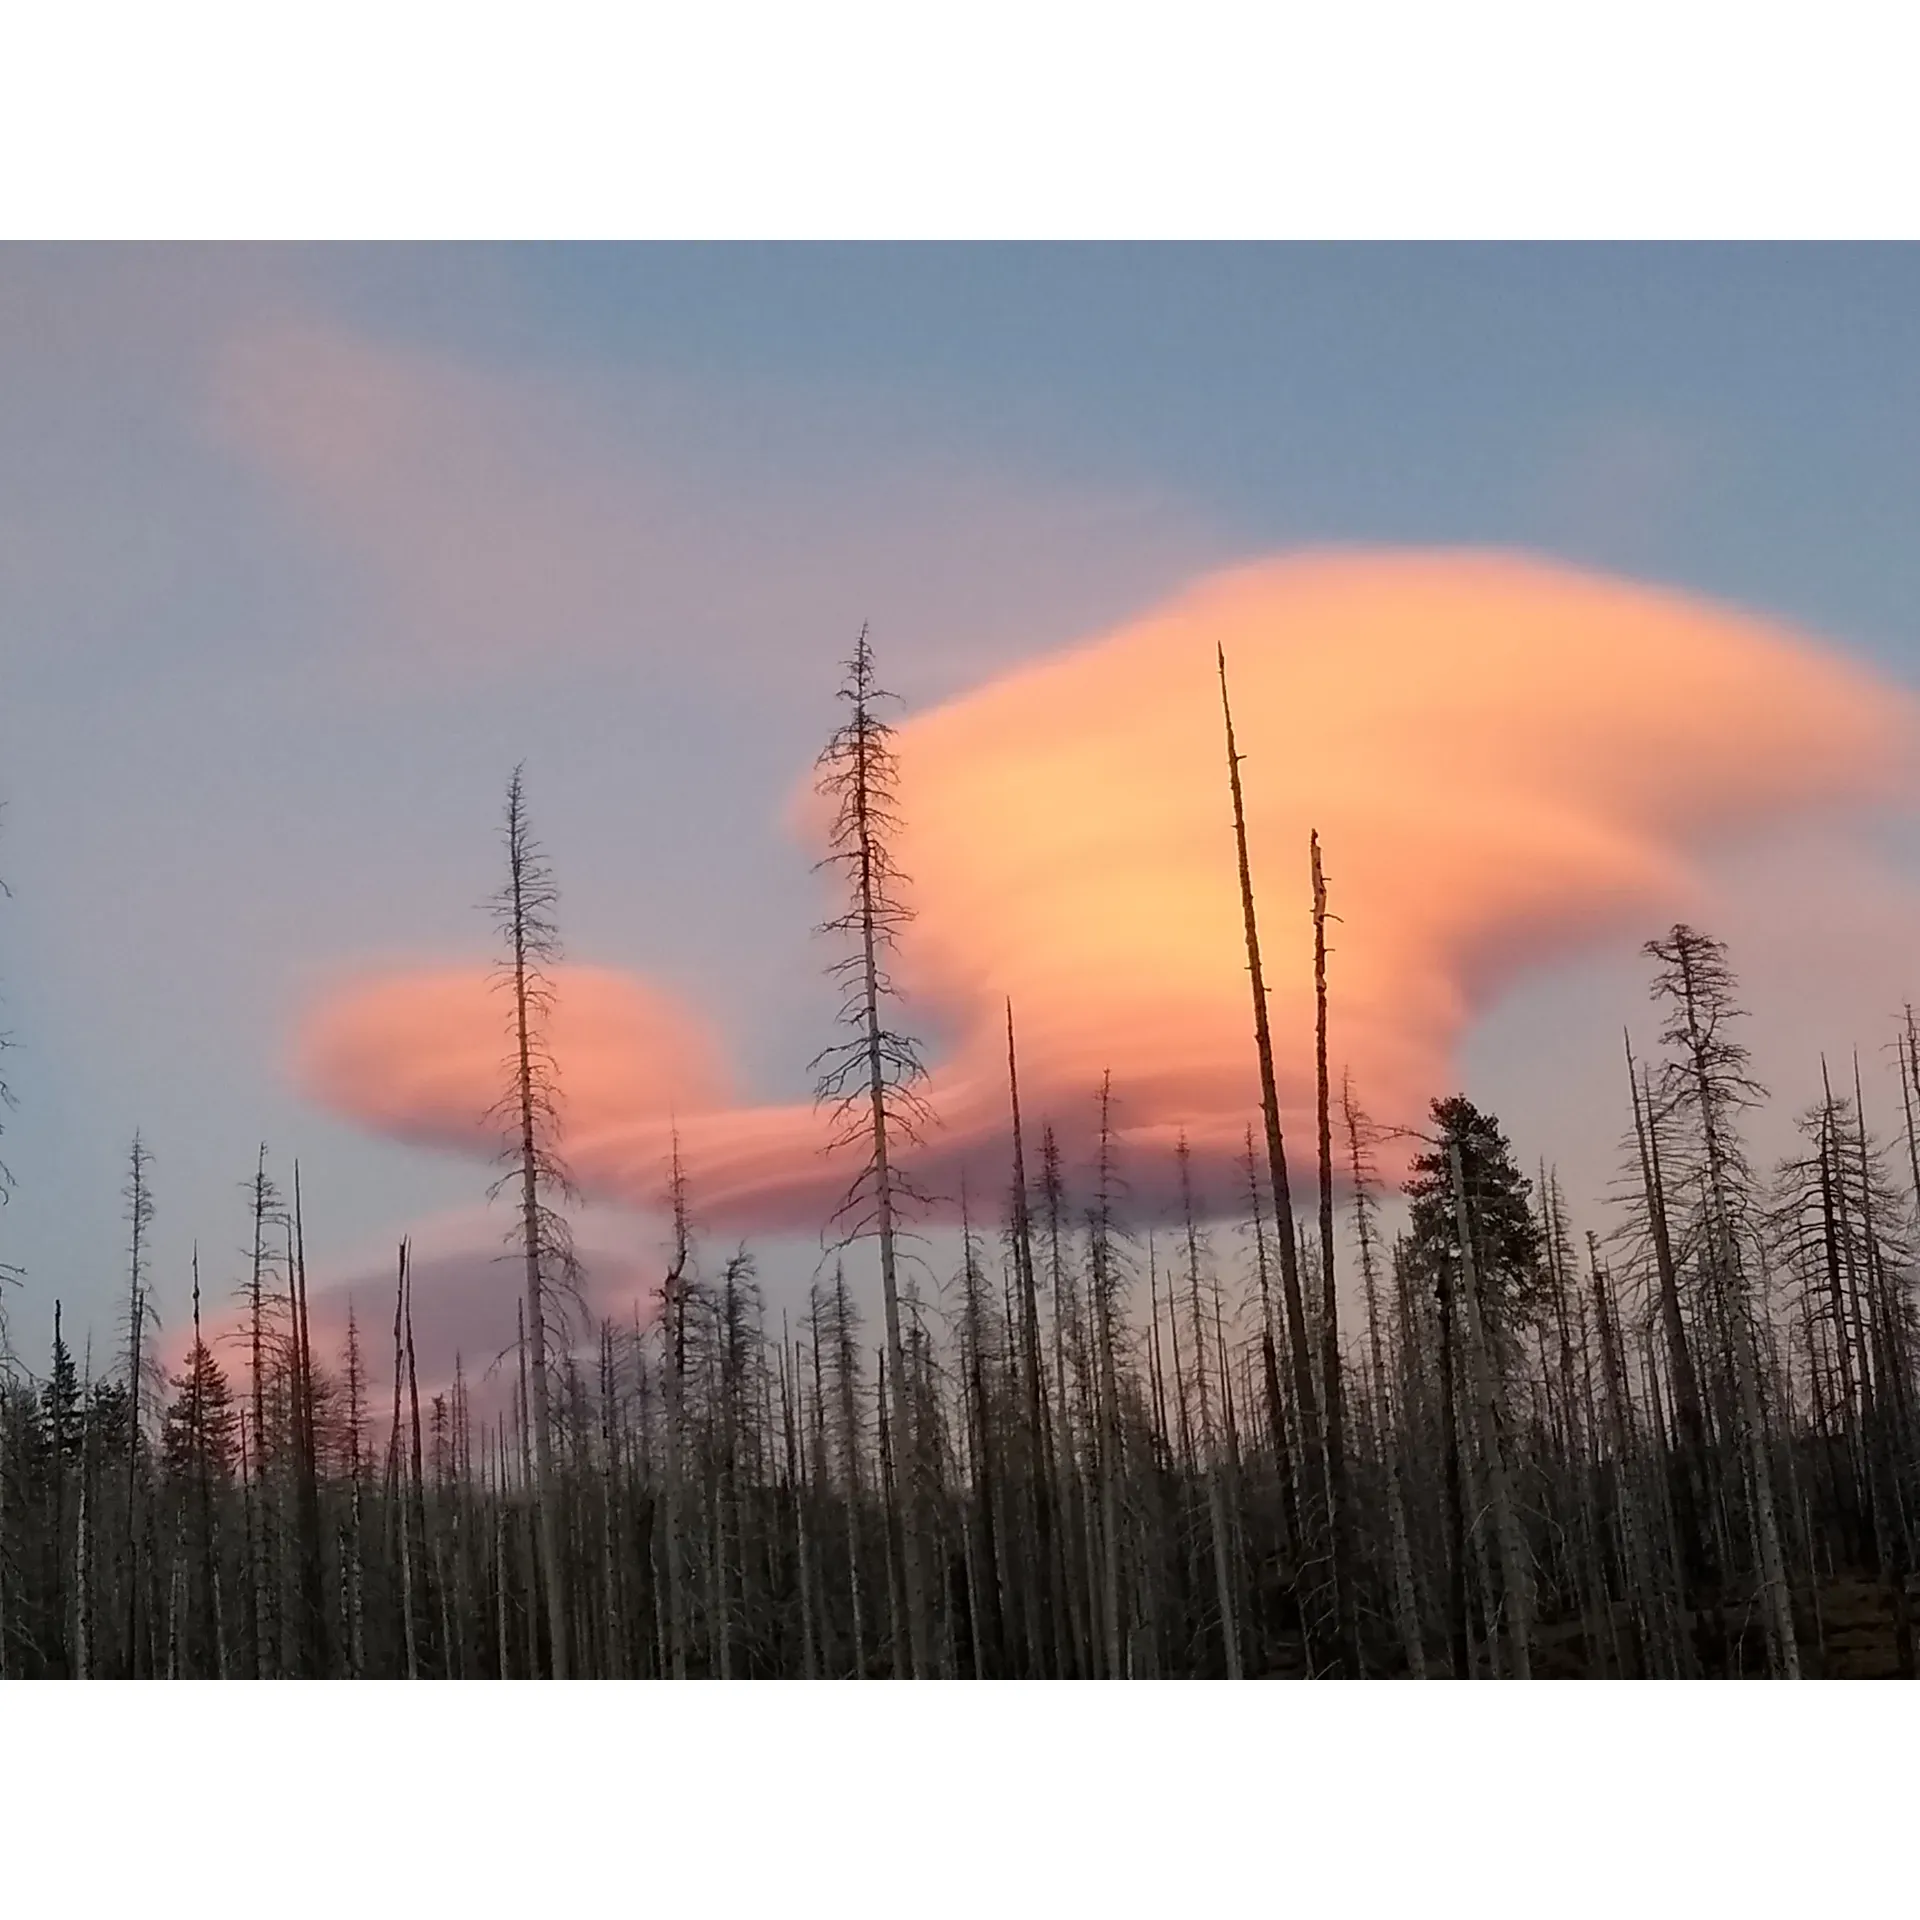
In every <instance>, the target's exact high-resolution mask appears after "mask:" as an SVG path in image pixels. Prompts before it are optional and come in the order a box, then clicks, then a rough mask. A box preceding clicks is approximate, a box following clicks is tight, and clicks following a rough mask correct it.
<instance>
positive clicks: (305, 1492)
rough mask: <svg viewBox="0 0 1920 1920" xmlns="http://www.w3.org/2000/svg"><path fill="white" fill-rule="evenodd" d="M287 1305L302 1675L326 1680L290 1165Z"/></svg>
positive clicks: (316, 1487) (301, 1249)
mask: <svg viewBox="0 0 1920 1920" xmlns="http://www.w3.org/2000/svg"><path fill="white" fill-rule="evenodd" d="M288 1232H289V1239H290V1244H289V1247H288V1250H287V1287H288V1306H289V1309H290V1312H291V1316H292V1331H293V1339H292V1353H293V1429H294V1434H293V1437H294V1467H295V1472H296V1474H297V1481H296V1485H295V1487H294V1499H295V1505H296V1512H297V1515H298V1520H299V1527H298V1532H299V1542H300V1548H299V1551H300V1611H301V1621H300V1642H299V1644H300V1649H301V1663H302V1670H303V1671H304V1672H305V1673H306V1674H307V1675H308V1676H309V1677H311V1678H314V1679H321V1678H324V1677H325V1676H326V1675H327V1673H328V1671H329V1669H330V1668H331V1666H332V1655H331V1641H330V1636H329V1634H328V1631H327V1607H326V1600H325V1596H324V1591H323V1587H324V1575H325V1568H324V1565H323V1561H322V1556H321V1543H320V1444H319V1435H318V1431H317V1427H316V1422H315V1418H314V1385H313V1342H312V1339H311V1336H310V1330H309V1327H308V1324H307V1227H306V1214H305V1210H304V1208H303V1207H302V1205H301V1199H300V1163H299V1161H297V1160H296V1161H295V1162H294V1163H293V1215H292V1218H291V1220H290V1221H289V1223H288Z"/></svg>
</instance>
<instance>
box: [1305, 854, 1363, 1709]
mask: <svg viewBox="0 0 1920 1920" xmlns="http://www.w3.org/2000/svg"><path fill="white" fill-rule="evenodd" d="M1307 845H1308V855H1309V860H1310V862H1311V867H1312V873H1313V1071H1314V1113H1315V1118H1316V1121H1317V1123H1318V1142H1317V1144H1318V1149H1319V1172H1320V1379H1321V1386H1322V1389H1323V1390H1324V1392H1325V1394H1326V1399H1325V1400H1324V1402H1323V1403H1322V1404H1323V1405H1324V1406H1325V1408H1326V1422H1327V1425H1326V1435H1327V1536H1328V1543H1329V1545H1330V1546H1331V1548H1332V1550H1333V1585H1334V1595H1335V1605H1336V1607H1337V1608H1338V1616H1339V1625H1340V1639H1341V1650H1342V1653H1343V1655H1344V1657H1345V1658H1346V1660H1347V1661H1348V1663H1349V1668H1348V1670H1349V1671H1350V1672H1351V1673H1353V1674H1355V1675H1356V1676H1357V1675H1359V1674H1360V1673H1361V1672H1363V1671H1364V1668H1363V1665H1362V1662H1361V1658H1360V1617H1359V1612H1358V1608H1357V1596H1356V1595H1355V1593H1354V1591H1353V1552H1352V1546H1351V1542H1350V1538H1349V1536H1350V1533H1351V1529H1352V1525H1353V1515H1352V1511H1351V1506H1352V1503H1351V1499H1350V1495H1349V1490H1348V1486H1347V1442H1346V1420H1345V1411H1344V1410H1345V1402H1346V1395H1345V1394H1344V1392H1343V1391H1342V1389H1341V1384H1340V1302H1339V1295H1338V1293H1337V1291H1336V1289H1335V1287H1334V1263H1333V1110H1332V1101H1331V1098H1330V1096H1329V1093H1328V1088H1327V921H1328V920H1329V919H1330V918H1337V917H1338V916H1335V915H1329V914H1328V912H1327V881H1326V875H1325V874H1324V873H1323V872H1322V871H1321V867H1320V836H1319V834H1318V833H1317V832H1315V833H1310V834H1309V836H1308V842H1307Z"/></svg>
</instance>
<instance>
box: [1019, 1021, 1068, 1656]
mask: <svg viewBox="0 0 1920 1920" xmlns="http://www.w3.org/2000/svg"><path fill="white" fill-rule="evenodd" d="M1007 1098H1008V1101H1009V1103H1010V1105H1011V1107H1012V1111H1013V1220H1012V1227H1013V1257H1014V1264H1015V1266H1016V1268H1017V1269H1018V1272H1019V1276H1020V1334H1021V1347H1022V1358H1023V1363H1024V1365H1023V1370H1024V1372H1025V1375H1026V1382H1025V1384H1026V1398H1027V1433H1028V1444H1029V1448H1030V1453H1029V1457H1028V1467H1029V1471H1030V1473H1031V1475H1032V1481H1033V1516H1034V1532H1035V1540H1034V1561H1035V1566H1036V1568H1037V1571H1038V1581H1039V1586H1040V1593H1039V1595H1038V1596H1037V1598H1036V1603H1035V1614H1036V1619H1037V1621H1038V1624H1039V1631H1038V1634H1037V1640H1038V1649H1037V1651H1038V1656H1039V1668H1040V1673H1041V1675H1042V1676H1043V1677H1047V1676H1051V1675H1053V1674H1055V1673H1057V1672H1058V1671H1059V1667H1058V1664H1057V1663H1058V1658H1059V1655H1058V1649H1059V1646H1060V1644H1061V1642H1062V1641H1063V1640H1064V1639H1065V1637H1066V1636H1065V1628H1064V1622H1063V1619H1062V1616H1061V1606H1060V1596H1059V1592H1058V1589H1057V1588H1056V1586H1055V1583H1054V1578H1053V1556H1054V1547H1053V1536H1054V1525H1055V1522H1054V1514H1053V1475H1052V1464H1051V1455H1052V1451H1053V1450H1052V1447H1051V1446H1050V1444H1049V1442H1048V1434H1047V1411H1048V1409H1047V1402H1046V1387H1045V1380H1044V1376H1043V1373H1042V1370H1041V1362H1040V1306H1039V1300H1038V1289H1037V1288H1036V1286H1035V1283H1034V1272H1033V1212H1032V1208H1031V1206H1030V1204H1029V1200H1028V1195H1027V1157H1026V1146H1025V1142H1024V1139H1023V1137H1022V1134H1021V1128H1020V1068H1019V1062H1018V1060H1017V1059H1016V1057H1015V1054H1014V1045H1013V1002H1012V1000H1008V1002H1007Z"/></svg>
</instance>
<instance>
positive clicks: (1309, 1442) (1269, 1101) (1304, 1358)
mask: <svg viewBox="0 0 1920 1920" xmlns="http://www.w3.org/2000/svg"><path fill="white" fill-rule="evenodd" d="M1216 653H1217V655H1218V659H1219V667H1220V713H1221V717H1222V719H1223V720H1224V721H1225V723H1226V730H1227V780H1228V784H1229V786H1230V788H1231V790H1232V794H1233V838H1234V846H1235V848H1236V850H1237V852H1238V854H1239V859H1240V912H1241V917H1242V920H1243V922H1244V924H1245V927H1246V935H1247V972H1248V975H1249V976H1250V979H1251V982H1252V989H1253V1044H1254V1049H1255V1051H1256V1053H1257V1054H1258V1056H1259V1061H1260V1111H1261V1115H1262V1117H1263V1118H1264V1120H1265V1122H1266V1136H1267V1178H1268V1181H1269V1183H1270V1184H1271V1186H1272V1189H1273V1211H1274V1224H1275V1229H1276V1231H1275V1239H1276V1240H1277V1242H1278V1244H1279V1249H1280V1291H1281V1298H1282V1300H1283V1301H1284V1302H1285V1305H1286V1310H1287V1349H1288V1358H1289V1360H1290V1361H1291V1364H1292V1373H1293V1394H1294V1402H1295V1405H1296V1407H1297V1409H1298V1417H1299V1421H1300V1429H1301V1434H1302V1437H1303V1439H1304V1440H1305V1442H1306V1446H1307V1450H1308V1453H1309V1455H1310V1456H1311V1458H1312V1460H1313V1462H1314V1465H1315V1466H1316V1467H1317V1469H1318V1476H1317V1477H1318V1480H1319V1485H1320V1487H1321V1489H1323V1490H1324V1489H1325V1487H1326V1485H1327V1435H1326V1429H1325V1428H1324V1427H1323V1426H1322V1424H1321V1420H1320V1400H1319V1395H1318V1394H1317V1393H1316V1392H1315V1390H1314V1384H1313V1360H1312V1349H1311V1346H1310V1344H1309V1341H1308V1338H1307V1321H1306V1311H1305V1308H1304V1306H1303V1304H1302V1301H1301V1297H1300V1252H1299V1243H1298V1240H1297V1237H1296V1235H1295V1232H1294V1224H1293V1193H1292V1189H1291V1187H1290V1186H1289V1185H1288V1182H1287V1148H1286V1142H1285V1140H1284V1139H1283V1138H1282V1136H1281V1132H1280V1092H1279V1087H1278V1085H1277V1083H1276V1082H1275V1079H1274V1072H1273V1029H1272V1027H1271V1025H1270V1024H1269V1021H1268V1017H1267V984H1266V976H1265V974H1264V973H1263V972H1262V971H1261V966H1260V928H1259V924H1258V920H1257V918H1256V916H1255V913H1254V905H1253V869H1252V867H1251V865H1250V864H1249V862H1248V858H1247V813H1246V805H1245V802H1244V800H1243V798H1242V795H1241V791H1240V758H1241V756H1240V754H1239V753H1238V752H1237V751H1236V749H1235V747H1234V740H1233V708H1232V705H1231V704H1230V703H1229V701H1228V698H1227V655H1226V649H1225V648H1217V649H1216ZM1314 1477H1315V1476H1314V1475H1313V1474H1309V1475H1308V1479H1309V1481H1310V1482H1311V1481H1312V1480H1313V1479H1314ZM1303 1518H1304V1515H1303Z"/></svg>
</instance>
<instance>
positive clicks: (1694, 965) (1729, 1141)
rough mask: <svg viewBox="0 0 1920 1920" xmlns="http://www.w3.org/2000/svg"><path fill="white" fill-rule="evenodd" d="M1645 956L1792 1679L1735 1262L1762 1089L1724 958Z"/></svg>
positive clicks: (1748, 1236)
mask: <svg viewBox="0 0 1920 1920" xmlns="http://www.w3.org/2000/svg"><path fill="white" fill-rule="evenodd" d="M1644 951H1645V953H1646V955H1647V957H1648V958H1649V959H1651V960H1653V961H1655V962H1656V963H1657V966H1658V971H1657V973H1656V974H1655V977H1654V982H1653V989H1652V991H1653V997H1654V999H1655V1000H1656V1001H1657V1002H1659V1003H1661V1004H1662V1005H1663V1006H1664V1008H1665V1010H1666V1014H1667V1021H1666V1025H1665V1026H1664V1027H1663V1028H1662V1030H1661V1034H1660V1042H1661V1045H1662V1046H1664V1047H1667V1048H1668V1049H1669V1050H1670V1054H1669V1058H1668V1061H1667V1063H1666V1064H1667V1071H1666V1087H1665V1089H1664V1091H1665V1092H1666V1094H1667V1096H1668V1099H1669V1101H1670V1102H1671V1105H1672V1108H1673V1110H1674V1111H1675V1114H1676V1117H1677V1119H1679V1120H1680V1121H1681V1122H1683V1123H1684V1124H1685V1126H1686V1128H1687V1137H1686V1139H1685V1140H1684V1141H1683V1146H1684V1148H1685V1152H1686V1157H1687V1160H1688V1161H1689V1162H1690V1164H1689V1165H1688V1166H1687V1167H1686V1169H1685V1170H1686V1171H1687V1172H1689V1173H1691V1174H1692V1175H1693V1176H1694V1178H1695V1179H1696V1180H1697V1182H1698V1184H1699V1188H1700V1193H1701V1199H1702V1202H1703V1206H1702V1212H1703V1215H1704V1218H1703V1221H1702V1226H1703V1229H1704V1231H1703V1233H1702V1235H1701V1244H1702V1252H1703V1255H1704V1258H1703V1261H1702V1267H1703V1276H1702V1277H1703V1279H1704V1281H1705V1291H1706V1294H1707V1298H1708V1301H1709V1304H1710V1305H1711V1307H1712V1308H1713V1310H1714V1312H1715V1314H1716V1317H1717V1318H1718V1319H1719V1320H1720V1321H1721V1323H1722V1324H1723V1325H1724V1326H1725V1328H1726V1330H1727V1336H1728V1345H1729V1346H1730V1347H1731V1349H1732V1372H1733V1377H1734V1378H1733V1385H1734V1393H1733V1402H1734V1424H1735V1427H1736V1430H1737V1432H1738V1434H1739V1439H1740V1446H1741V1451H1742V1452H1743V1453H1744V1454H1745V1455H1746V1469H1747V1476H1748V1484H1749V1487H1750V1488H1751V1520H1752V1531H1753V1534H1754V1544H1755V1549H1756V1554H1755V1557H1756V1559H1757V1560H1758V1562H1759V1573H1760V1599H1761V1609H1760V1611H1761V1618H1762V1621H1763V1623H1764V1625H1765V1628H1766V1637H1767V1650H1768V1655H1769V1658H1770V1661H1771V1663H1772V1665H1773V1669H1774V1671H1775V1673H1777V1674H1779V1675H1780V1676H1782V1677H1784V1678H1786V1679H1791V1680H1797V1679H1799V1677H1800V1650H1799V1645H1798V1642H1797V1640H1796V1638H1795V1634H1794V1625H1793V1609H1792V1605H1791V1600H1790V1596H1789V1593H1788V1588H1787V1576H1786V1561H1785V1556H1784V1553H1783V1551H1782V1548H1781V1544H1780V1527H1779V1517H1778V1515H1777V1513H1776V1511H1775V1507H1774V1495H1773V1470H1772V1463H1771V1460H1770V1459H1769V1449H1768V1444H1767V1432H1766V1425H1765V1419H1764V1414H1763V1410H1762V1407H1761V1401H1760V1388H1759V1381H1758V1378H1757V1375H1758V1369H1759V1356H1758V1353H1757V1351H1756V1342H1755V1337H1754V1332H1755V1330H1754V1308H1753V1298H1752V1288H1751V1283H1750V1281H1749V1279H1748V1275H1747V1259H1746V1256H1745V1252H1744V1248H1745V1246H1746V1245H1747V1243H1749V1242H1750V1241H1751V1240H1752V1237H1753V1219H1752V1215H1753V1211H1754V1200H1753V1177H1752V1174H1751V1172H1750V1170H1749V1169H1748V1166H1747V1163H1746V1158H1745V1154H1744V1152H1743V1149H1742V1147H1741V1143H1740V1136H1739V1127H1738V1123H1739V1116H1740V1114H1741V1113H1742V1111H1744V1110H1745V1109H1747V1108H1749V1107H1752V1106H1755V1105H1757V1104H1758V1103H1759V1102H1760V1100H1761V1099H1763V1098H1764V1089H1763V1088H1761V1087H1760V1085H1759V1084H1758V1082H1756V1081H1755V1080H1754V1079H1753V1077H1752V1075H1751V1074H1750V1073H1749V1072H1748V1071H1747V1062H1748V1054H1747V1050H1746V1048H1745V1047H1743V1046H1741V1045H1740V1044H1739V1043H1738V1042H1737V1041H1736V1040H1735V1039H1733V1037H1732V1036H1731V1034H1730V1033H1729V1032H1728V1031H1727V1028H1728V1025H1729V1023H1730V1022H1731V1021H1733V1020H1736V1019H1738V1018H1740V1017H1741V1015H1742V1011H1743V1010H1742V1009H1741V1008H1740V1007H1739V1006H1738V1005H1737V1004H1736V1002H1735V998H1734V993H1735V987H1734V977H1733V969H1732V968H1731V967H1730V966H1729V965H1728V963H1727V951H1726V948H1725V947H1724V946H1723V945H1722V944H1721V943H1720V942H1719V941H1718V940H1714V939H1712V938H1710V937H1709V936H1708V935H1706V934H1704V933H1700V932H1698V931H1696V930H1695V929H1694V928H1692V927H1689V926H1685V925H1677V926H1675V927H1674V928H1673V929H1672V931H1671V932H1670V933H1669V934H1668V935H1667V937H1666V938H1665V939H1664V940H1649V941H1648V942H1647V943H1646V946H1645V949H1644Z"/></svg>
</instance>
